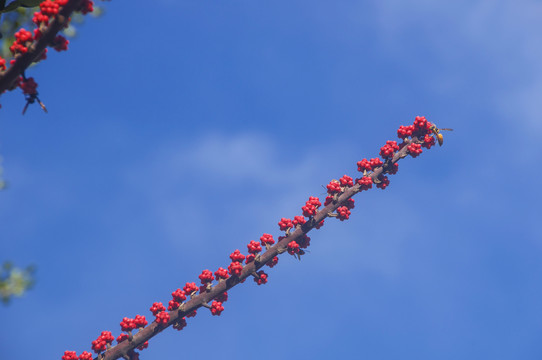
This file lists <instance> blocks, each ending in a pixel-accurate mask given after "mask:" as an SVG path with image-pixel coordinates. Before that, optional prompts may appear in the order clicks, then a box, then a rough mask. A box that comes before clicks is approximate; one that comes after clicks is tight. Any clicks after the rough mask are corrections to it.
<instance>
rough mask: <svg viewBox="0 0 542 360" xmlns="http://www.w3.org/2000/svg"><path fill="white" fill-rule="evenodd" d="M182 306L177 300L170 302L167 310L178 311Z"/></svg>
mask: <svg viewBox="0 0 542 360" xmlns="http://www.w3.org/2000/svg"><path fill="white" fill-rule="evenodd" d="M179 306H180V304H179V303H178V302H177V301H175V300H169V303H168V307H167V309H168V310H169V311H173V310H177V309H178V308H179Z"/></svg>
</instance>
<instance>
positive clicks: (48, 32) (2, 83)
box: [0, 0, 83, 94]
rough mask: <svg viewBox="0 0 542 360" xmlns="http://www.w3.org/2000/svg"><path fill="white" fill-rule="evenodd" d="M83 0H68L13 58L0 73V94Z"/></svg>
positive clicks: (10, 86)
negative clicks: (13, 60) (32, 41)
mask: <svg viewBox="0 0 542 360" xmlns="http://www.w3.org/2000/svg"><path fill="white" fill-rule="evenodd" d="M82 1H83V0H69V1H68V3H67V4H66V5H64V6H62V8H61V9H60V11H59V13H58V14H57V15H56V16H55V18H54V19H53V20H52V21H51V22H50V24H49V25H48V26H47V27H46V28H45V30H43V31H42V35H41V37H40V38H39V39H38V40H37V41H35V42H34V43H33V44H32V45H31V46H30V48H29V49H28V51H27V52H26V53H25V54H21V55H19V56H17V57H16V58H15V63H14V64H13V65H11V66H10V67H9V68H8V69H7V70H6V71H5V72H4V73H3V74H1V75H0V94H2V93H3V92H4V91H6V90H8V89H11V88H12V87H13V85H14V83H15V82H16V81H17V79H18V78H19V77H20V76H21V75H22V74H23V72H24V71H25V70H26V69H27V68H28V67H29V66H30V64H32V63H33V62H34V61H36V59H39V57H40V56H41V54H42V53H43V51H44V50H45V48H46V47H47V46H48V45H49V44H51V43H53V40H54V39H55V37H56V35H57V34H58V32H60V31H61V30H62V29H63V28H64V27H65V26H66V25H67V24H68V22H69V21H70V15H71V14H72V12H73V11H74V10H75V9H76V8H77V7H78V6H79V5H80V4H81V3H82Z"/></svg>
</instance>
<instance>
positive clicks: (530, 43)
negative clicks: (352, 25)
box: [376, 0, 542, 135]
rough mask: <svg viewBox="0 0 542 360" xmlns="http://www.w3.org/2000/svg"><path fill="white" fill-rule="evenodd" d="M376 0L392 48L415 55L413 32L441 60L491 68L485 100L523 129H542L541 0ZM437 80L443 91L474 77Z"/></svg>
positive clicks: (484, 69) (382, 28) (385, 42)
mask: <svg viewBox="0 0 542 360" xmlns="http://www.w3.org/2000/svg"><path fill="white" fill-rule="evenodd" d="M376 6H377V14H378V16H377V19H378V20H377V23H378V24H379V28H380V34H381V38H380V39H379V40H380V42H381V43H382V44H383V46H384V48H387V50H388V51H390V53H392V54H395V55H401V56H402V57H403V58H408V57H413V56H414V54H412V51H409V50H411V49H408V47H409V46H411V45H412V42H411V41H410V40H411V39H410V38H409V39H408V40H409V41H405V39H406V38H407V37H410V36H412V35H413V34H415V35H414V36H420V40H419V41H421V42H422V43H423V42H424V41H426V42H427V43H426V44H423V46H424V48H425V49H427V51H428V53H430V54H432V55H435V56H436V57H437V58H438V61H439V62H441V63H442V64H441V65H444V64H448V65H447V66H449V65H450V64H453V63H454V62H455V63H461V62H462V63H463V64H469V62H471V61H472V62H474V63H476V64H478V65H477V66H478V67H477V68H478V69H479V70H480V71H482V72H486V73H488V74H489V75H487V77H488V79H487V81H488V84H487V87H488V91H487V92H486V93H485V94H483V97H484V99H481V100H484V101H487V100H489V102H490V103H491V104H492V105H494V108H495V109H498V110H499V111H497V112H499V113H500V114H502V116H501V118H503V119H504V121H505V122H513V123H514V124H515V125H516V126H519V127H520V128H519V129H518V130H519V131H520V132H525V131H528V132H531V134H530V135H533V133H535V134H537V135H539V134H540V133H541V132H542V108H541V107H540V99H541V98H542V42H541V41H540V36H539V34H540V23H542V2H540V1H534V0H523V1H493V0H483V1H469V2H466V1H456V2H448V3H443V2H438V1H428V0H417V1H409V2H403V1H398V0H395V1H380V2H378V3H377V5H376ZM422 55H423V54H422ZM450 68H454V69H457V66H455V67H453V66H450ZM475 69H476V68H475ZM459 71H461V69H459ZM462 76H466V74H463V75H462ZM482 79H484V78H482ZM434 80H435V81H433V82H432V83H431V84H434V85H433V86H435V90H438V91H441V92H442V93H443V95H446V94H447V93H448V94H453V93H456V94H457V93H458V92H460V91H461V89H464V88H465V86H467V85H468V84H467V83H466V82H465V81H467V82H468V81H472V80H471V79H467V78H464V79H463V81H461V79H460V78H459V77H458V74H457V73H454V72H453V71H444V72H442V73H440V74H439V78H438V79H434ZM431 84H429V85H431Z"/></svg>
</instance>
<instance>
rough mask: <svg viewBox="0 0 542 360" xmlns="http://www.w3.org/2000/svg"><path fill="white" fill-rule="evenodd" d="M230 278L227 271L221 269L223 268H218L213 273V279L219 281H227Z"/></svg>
mask: <svg viewBox="0 0 542 360" xmlns="http://www.w3.org/2000/svg"><path fill="white" fill-rule="evenodd" d="M229 277H230V276H229V275H228V270H226V269H223V268H221V267H220V268H218V270H217V271H215V278H216V279H217V280H220V279H227V278H229Z"/></svg>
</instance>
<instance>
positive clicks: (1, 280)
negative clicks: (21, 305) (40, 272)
mask: <svg viewBox="0 0 542 360" xmlns="http://www.w3.org/2000/svg"><path fill="white" fill-rule="evenodd" d="M35 271H36V270H35V268H34V266H28V267H26V268H25V269H20V268H17V267H15V266H13V264H12V263H10V262H9V261H6V262H5V263H4V264H3V265H2V267H1V268H0V298H1V299H2V302H3V303H4V304H5V305H7V304H9V301H10V300H11V298H12V297H13V296H21V295H23V294H24V292H25V291H26V290H28V289H30V288H31V287H32V286H33V285H34V276H33V275H34V273H35Z"/></svg>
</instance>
